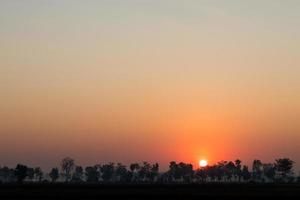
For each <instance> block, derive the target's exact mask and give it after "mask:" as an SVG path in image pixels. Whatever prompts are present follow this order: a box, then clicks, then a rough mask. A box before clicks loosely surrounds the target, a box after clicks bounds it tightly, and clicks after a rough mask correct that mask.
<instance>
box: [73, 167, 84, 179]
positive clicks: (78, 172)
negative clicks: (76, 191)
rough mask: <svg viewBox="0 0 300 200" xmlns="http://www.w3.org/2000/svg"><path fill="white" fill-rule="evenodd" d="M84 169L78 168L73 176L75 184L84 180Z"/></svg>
mask: <svg viewBox="0 0 300 200" xmlns="http://www.w3.org/2000/svg"><path fill="white" fill-rule="evenodd" d="M83 174H84V173H83V168H82V167H81V166H76V167H75V171H74V173H73V175H72V181H73V182H81V181H82V179H83Z"/></svg>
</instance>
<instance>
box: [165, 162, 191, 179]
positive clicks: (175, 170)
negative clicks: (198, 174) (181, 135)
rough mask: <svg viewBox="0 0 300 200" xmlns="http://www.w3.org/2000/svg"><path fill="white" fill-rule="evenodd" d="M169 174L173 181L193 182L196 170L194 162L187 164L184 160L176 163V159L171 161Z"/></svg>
mask: <svg viewBox="0 0 300 200" xmlns="http://www.w3.org/2000/svg"><path fill="white" fill-rule="evenodd" d="M168 173H169V176H170V178H171V180H172V181H179V180H181V181H185V182H191V180H192V177H193V174H194V171H193V165H192V164H186V163H183V162H180V163H178V164H177V163H176V162H174V161H172V162H170V165H169V171H168Z"/></svg>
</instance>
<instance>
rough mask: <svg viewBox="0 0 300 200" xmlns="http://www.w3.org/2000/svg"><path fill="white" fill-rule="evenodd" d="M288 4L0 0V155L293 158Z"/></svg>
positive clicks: (295, 78) (294, 49)
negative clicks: (24, 0)
mask: <svg viewBox="0 0 300 200" xmlns="http://www.w3.org/2000/svg"><path fill="white" fill-rule="evenodd" d="M299 8H300V3H299V2H298V1H292V0H290V1H284V2H283V1H277V0H274V1H273V0H272V1H270V0H264V1H245V2H243V3H242V2H241V1H235V0H231V1H226V2H225V1H192V0H190V1H177V0H174V1H164V2H161V1H136V0H128V1H89V2H88V3H83V2H80V1H74V2H72V3H70V2H69V1H57V0H52V1H43V3H41V2H40V1H34V0H28V1H26V3H25V2H22V1H14V0H9V1H6V0H4V1H1V2H0V19H1V20H0V27H2V28H1V29H2V30H1V33H0V36H1V37H0V44H1V45H0V81H1V82H0V83H1V84H0V92H1V100H0V136H1V140H0V157H1V162H3V163H0V165H3V164H8V165H15V164H16V163H17V162H23V163H27V164H34V165H40V166H42V167H45V168H47V167H50V166H54V165H58V163H59V160H60V159H61V158H63V157H64V156H71V157H74V158H76V160H77V161H78V162H79V163H81V164H83V165H87V164H94V163H97V162H107V161H114V162H118V161H121V162H124V163H128V162H133V161H143V160H148V161H151V162H154V161H158V162H160V163H162V165H163V166H164V167H166V166H167V165H168V162H169V161H171V160H176V161H185V162H192V163H194V164H196V163H198V160H199V159H203V158H204V159H207V160H208V161H209V162H210V163H214V162H217V161H220V160H230V159H232V160H233V159H236V158H240V159H241V160H244V161H245V162H246V163H247V164H249V163H250V162H251V160H253V159H256V158H259V159H262V160H263V161H265V162H271V161H273V160H274V159H275V158H278V157H282V156H286V157H290V158H291V159H293V160H295V161H296V162H297V163H298V166H299V163H300V157H299V143H300V125H299V116H300V103H299V102H300V79H299V74H300V67H299V66H300V59H299V52H300V49H299V47H300V39H299V37H298V35H299V33H300V27H299V24H300V23H299V22H300V20H299V19H300V16H299V12H298V11H299Z"/></svg>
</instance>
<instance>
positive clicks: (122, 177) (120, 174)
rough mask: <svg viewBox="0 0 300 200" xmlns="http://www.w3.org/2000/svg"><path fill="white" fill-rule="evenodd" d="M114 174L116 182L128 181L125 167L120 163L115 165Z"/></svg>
mask: <svg viewBox="0 0 300 200" xmlns="http://www.w3.org/2000/svg"><path fill="white" fill-rule="evenodd" d="M115 173H116V176H117V178H118V181H120V182H127V181H129V180H130V179H129V176H128V171H127V169H126V166H125V165H122V164H121V163H118V164H117V166H116V169H115Z"/></svg>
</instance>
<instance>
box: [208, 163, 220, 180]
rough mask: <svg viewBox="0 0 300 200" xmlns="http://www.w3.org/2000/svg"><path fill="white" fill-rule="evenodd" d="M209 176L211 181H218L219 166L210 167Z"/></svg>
mask: <svg viewBox="0 0 300 200" xmlns="http://www.w3.org/2000/svg"><path fill="white" fill-rule="evenodd" d="M207 176H208V177H209V178H210V180H211V181H216V180H217V176H218V166H217V165H213V166H208V169H207Z"/></svg>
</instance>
